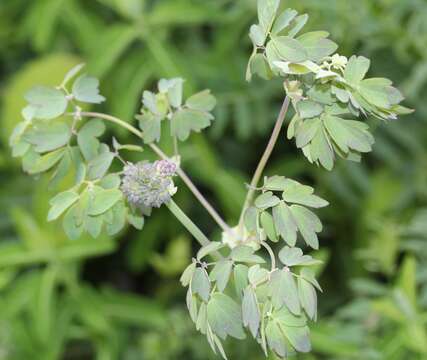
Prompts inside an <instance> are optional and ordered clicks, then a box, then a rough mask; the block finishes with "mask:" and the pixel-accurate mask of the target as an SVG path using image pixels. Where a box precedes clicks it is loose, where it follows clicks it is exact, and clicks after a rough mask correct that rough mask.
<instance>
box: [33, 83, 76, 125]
mask: <svg viewBox="0 0 427 360" xmlns="http://www.w3.org/2000/svg"><path fill="white" fill-rule="evenodd" d="M25 100H27V101H28V102H29V103H30V105H31V107H32V108H33V111H34V112H33V116H34V117H35V118H37V119H47V120H49V119H54V118H56V117H58V116H61V115H62V114H63V113H64V112H65V110H66V109H67V105H68V101H67V99H66V97H65V94H64V93H63V92H62V91H60V90H58V89H55V88H50V87H47V86H35V87H34V88H32V89H31V90H30V91H28V92H27V93H26V94H25Z"/></svg>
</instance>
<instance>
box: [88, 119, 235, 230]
mask: <svg viewBox="0 0 427 360" xmlns="http://www.w3.org/2000/svg"><path fill="white" fill-rule="evenodd" d="M80 115H81V116H87V117H96V118H100V119H104V120H107V121H110V122H112V123H115V124H117V125H119V126H121V127H123V128H125V129H127V130H129V131H130V132H131V133H133V134H135V135H136V136H138V137H139V138H141V139H142V138H143V133H142V131H140V130H138V129H137V128H135V127H133V126H132V125H130V124H129V123H127V122H126V121H123V120H121V119H119V118H116V117H114V116H111V115H107V114H103V113H97V112H81V113H80ZM148 145H149V146H150V148H151V149H152V150H153V151H154V152H155V153H156V154H157V155H158V156H159V157H160V158H162V159H164V160H170V159H169V157H168V156H167V155H166V154H165V153H164V152H163V151H162V150H161V149H160V148H159V147H158V146H157V145H155V144H148ZM176 172H177V174H178V175H179V177H180V178H181V179H182V181H184V183H185V184H186V185H187V187H188V188H189V189H190V191H191V192H192V193H193V194H194V196H195V197H196V198H197V200H199V202H200V203H201V204H202V205H203V207H204V208H205V209H206V210H207V212H208V213H209V214H210V215H211V216H212V218H213V219H214V220H215V221H216V223H217V224H218V225H219V226H220V227H221V229H222V230H223V231H227V232H228V233H230V234H232V231H231V229H230V227H229V226H228V225H227V223H226V222H225V221H224V220H223V219H222V217H221V216H220V215H219V214H218V212H217V211H216V210H215V209H214V208H213V206H212V205H211V204H210V203H209V202H208V201H207V200H206V199H205V197H204V196H203V195H202V193H201V192H200V191H199V189H197V187H196V185H194V183H193V182H192V181H191V179H190V178H189V177H188V175H187V174H186V173H185V172H184V171H183V170H182V169H181V168H180V167H178V168H177V171H176Z"/></svg>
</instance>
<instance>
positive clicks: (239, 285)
mask: <svg viewBox="0 0 427 360" xmlns="http://www.w3.org/2000/svg"><path fill="white" fill-rule="evenodd" d="M233 278H234V287H235V289H236V293H237V295H238V296H239V298H240V297H241V296H242V294H243V289H245V288H246V286H247V285H248V267H247V266H246V265H243V264H237V265H236V266H235V267H234V272H233Z"/></svg>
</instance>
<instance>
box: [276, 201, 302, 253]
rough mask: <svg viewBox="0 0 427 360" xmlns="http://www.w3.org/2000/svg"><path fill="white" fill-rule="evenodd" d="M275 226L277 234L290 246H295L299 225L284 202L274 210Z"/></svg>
mask: <svg viewBox="0 0 427 360" xmlns="http://www.w3.org/2000/svg"><path fill="white" fill-rule="evenodd" d="M273 219H274V226H275V228H276V231H277V233H278V234H279V235H280V236H281V237H282V238H283V240H285V241H286V243H287V244H289V246H295V243H296V241H297V225H296V223H295V220H294V219H293V216H292V214H291V212H290V210H289V207H288V206H287V205H286V204H284V203H283V202H281V203H279V204H278V205H277V206H275V207H274V208H273Z"/></svg>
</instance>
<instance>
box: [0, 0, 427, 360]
mask: <svg viewBox="0 0 427 360" xmlns="http://www.w3.org/2000/svg"><path fill="white" fill-rule="evenodd" d="M286 6H288V7H294V8H295V9H297V10H298V11H300V12H308V13H309V14H310V22H309V24H308V27H309V29H312V30H318V29H326V30H329V31H330V32H331V36H332V38H333V39H334V40H335V41H336V42H337V43H338V44H340V52H341V53H342V54H343V55H351V54H353V53H358V54H360V55H366V56H368V57H370V58H371V59H372V64H373V68H372V69H371V75H372V76H375V75H384V76H386V77H388V78H390V79H392V80H393V81H394V82H395V83H396V84H397V86H398V87H399V88H400V89H401V90H402V91H403V93H404V94H405V95H406V97H407V105H408V106H410V107H412V108H415V109H416V110H417V111H416V113H415V114H414V115H412V116H409V117H404V118H402V119H401V120H399V121H398V122H394V123H391V124H388V125H387V126H384V125H382V124H379V123H378V122H376V121H370V120H368V121H369V123H370V124H371V126H372V127H374V128H376V130H375V136H376V139H377V142H376V144H375V147H374V152H373V154H371V155H369V156H367V157H365V158H364V161H363V163H362V164H361V165H360V164H348V163H344V162H343V161H341V162H339V164H338V166H337V167H336V169H335V171H334V172H332V173H327V172H326V171H324V170H322V169H316V168H314V167H313V166H311V165H310V164H308V162H307V161H306V160H305V158H304V157H303V156H302V154H301V153H300V152H299V151H297V150H296V149H295V148H294V145H293V144H291V143H289V142H287V141H286V140H285V135H283V141H282V142H281V143H280V145H279V146H278V148H277V149H276V151H275V154H274V159H273V161H272V163H271V166H270V168H269V170H268V173H270V174H274V173H277V174H283V175H286V176H290V177H292V178H294V179H299V180H304V181H305V182H306V183H311V184H313V185H314V186H315V187H316V189H317V192H318V193H320V194H321V195H322V197H324V198H326V199H328V200H329V201H330V203H331V204H332V205H331V206H330V207H329V208H328V209H327V210H325V211H323V212H322V221H323V222H324V223H325V224H326V226H325V230H324V232H323V233H322V235H321V239H320V241H321V244H322V247H323V248H324V249H327V250H325V251H324V252H323V253H322V254H321V255H322V257H323V258H324V260H325V267H324V268H323V269H321V270H319V271H321V273H322V275H321V278H320V281H321V284H322V287H323V289H324V294H323V295H321V296H320V299H319V305H320V314H319V318H320V320H319V322H318V324H317V325H316V326H315V327H314V329H313V331H312V341H313V346H314V352H313V353H312V354H310V355H305V356H302V355H301V356H300V357H299V358H301V359H308V360H311V359H337V360H338V359H340V360H347V359H361V358H363V359H387V360H394V359H395V360H401V359H402V360H405V359H425V358H427V242H426V241H427V235H426V234H427V191H426V189H427V171H426V169H427V130H425V126H426V121H425V119H426V118H427V46H426V44H427V2H425V0H405V1H403V0H359V1H353V0H322V1H318V0H303V1H301V0H288V1H286ZM255 13H256V2H255V0H157V1H155V0H151V1H150V0H34V1H30V2H29V1H26V0H13V1H12V0H5V1H2V2H0V19H1V21H0V91H1V103H0V114H1V115H0V121H1V129H2V131H1V135H0V309H1V311H0V359H36V360H37V359H41V360H48V359H102V360H104V359H126V360H128V359H129V360H130V359H135V360H136V359H149V360H151V359H152V360H156V359H194V360H196V359H197V360H198V359H200V360H201V359H211V358H212V359H213V358H214V356H213V355H212V354H211V352H210V350H209V348H208V345H207V343H206V340H205V339H204V338H203V337H202V336H199V335H196V333H195V330H193V325H192V324H191V322H190V320H189V317H188V315H187V313H186V310H185V302H184V294H185V293H184V290H183V289H182V288H181V286H180V284H179V282H178V277H179V274H180V272H181V271H182V270H183V269H184V267H185V266H186V264H187V263H189V261H190V259H191V256H192V254H194V250H195V249H196V245H195V244H193V242H192V241H191V238H189V235H188V234H187V233H186V232H185V230H184V229H183V228H182V227H181V226H180V224H179V223H178V222H177V221H175V220H174V219H173V218H172V217H171V216H170V214H169V213H168V212H167V211H164V210H160V211H156V212H155V214H154V215H153V216H152V217H151V218H149V219H148V221H147V223H146V225H145V227H144V229H143V230H142V231H141V232H138V231H136V230H131V229H129V230H128V231H125V232H123V233H122V234H121V235H120V236H119V237H117V238H114V239H109V238H101V239H97V240H93V239H91V238H84V239H81V240H79V241H76V242H71V241H69V240H67V239H66V237H65V235H63V233H62V229H61V228H60V225H58V224H51V223H47V222H46V220H45V218H46V214H47V210H48V200H49V198H50V197H51V194H50V193H49V192H48V191H46V184H47V181H46V179H41V180H40V181H34V179H31V178H29V177H27V176H26V175H25V174H23V173H22V171H21V169H20V166H19V164H18V162H17V161H16V160H14V159H13V158H11V156H10V152H9V149H8V145H7V142H8V137H9V135H10V132H11V130H12V129H13V127H14V126H15V124H16V123H17V122H18V121H20V119H21V116H20V109H21V108H22V106H23V105H24V100H23V94H24V92H25V91H26V90H27V89H29V88H30V87H31V86H33V85H34V84H45V85H53V84H56V83H59V82H60V81H61V80H62V78H63V76H64V74H65V73H66V71H67V70H68V69H69V68H71V67H72V66H73V65H74V64H76V63H79V62H82V61H84V62H86V63H87V65H88V69H89V70H88V71H89V72H90V73H92V74H93V75H95V76H97V77H99V78H100V80H101V90H102V93H103V94H104V95H105V96H106V97H107V99H108V101H107V103H106V104H107V105H103V107H104V109H103V110H105V112H108V113H111V114H113V115H116V116H118V117H121V118H123V119H127V120H128V121H132V119H133V116H134V113H136V112H137V111H138V110H139V107H140V98H141V93H142V90H143V89H144V88H147V89H149V88H153V87H154V86H155V82H156V80H157V79H159V78H161V77H172V76H182V77H184V78H186V79H187V81H186V83H185V88H186V90H187V91H188V93H191V92H192V91H193V92H194V91H196V90H198V89H203V88H210V89H212V91H213V93H214V94H215V95H216V96H217V97H218V107H217V110H216V114H215V115H216V120H215V122H214V125H213V127H212V128H211V129H210V130H208V131H207V136H203V135H195V136H192V138H191V141H190V142H188V143H186V145H184V146H183V149H182V153H183V157H184V164H183V166H184V167H185V168H187V169H188V172H189V173H190V175H191V176H192V177H193V178H194V179H195V180H196V182H197V183H198V184H199V185H200V186H201V187H202V189H203V190H204V191H205V192H206V193H207V195H208V197H209V199H210V200H212V202H213V203H215V205H216V206H217V207H218V208H219V209H220V210H221V211H222V212H223V213H224V214H225V216H226V218H227V220H228V221H229V222H230V223H231V224H233V223H235V222H237V219H238V215H239V210H240V207H241V205H242V202H243V198H244V194H245V187H244V182H245V181H246V182H247V181H248V180H249V176H250V174H251V173H252V171H253V169H254V167H255V166H256V163H257V161H258V158H259V156H260V154H261V152H262V149H263V147H264V144H265V142H266V137H267V134H268V131H269V130H270V128H271V126H272V124H273V121H274V119H275V115H276V114H277V112H278V110H279V106H280V101H281V97H282V96H283V91H282V90H281V84H280V81H276V82H274V81H273V82H268V83H267V82H263V81H261V80H256V81H255V83H252V84H247V83H246V82H245V80H244V73H245V66H246V62H247V58H248V55H249V53H250V41H249V39H248V37H247V32H248V27H249V25H250V24H251V23H252V22H253V19H254V17H255ZM109 131H110V133H111V135H112V134H114V135H115V136H116V137H117V138H118V139H119V140H123V142H126V141H127V142H131V140H133V139H131V138H130V136H131V135H129V134H125V133H123V132H121V131H120V130H118V129H115V128H112V127H110V128H109ZM162 146H163V147H164V148H165V149H168V148H169V150H170V149H171V144H167V143H166V144H162ZM169 152H170V151H169ZM176 200H177V202H179V203H180V204H181V205H182V207H183V208H184V209H185V210H186V211H187V213H189V214H190V215H191V217H192V218H193V219H194V220H195V221H196V222H197V223H198V224H200V225H201V226H202V227H203V228H204V229H205V230H206V231H207V232H210V233H211V234H212V238H214V239H218V237H219V236H220V234H219V233H218V232H216V230H215V227H214V224H213V223H212V221H211V220H210V218H209V217H208V216H207V215H206V214H205V212H204V211H203V209H201V208H200V206H199V205H198V204H197V203H196V202H195V201H194V199H193V197H192V195H191V194H190V193H188V192H187V191H186V190H185V187H184V186H182V187H180V191H179V194H178V195H177V199H176ZM193 246H194V248H193ZM59 284H61V285H59ZM63 284H67V286H66V287H65V288H64V285H63ZM227 348H228V349H229V354H230V359H249V360H258V359H262V358H263V355H262V354H261V353H260V351H259V350H258V348H257V346H256V345H255V344H251V342H250V341H249V340H248V341H246V342H243V344H240V345H238V344H234V343H233V342H230V343H228V344H227Z"/></svg>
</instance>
